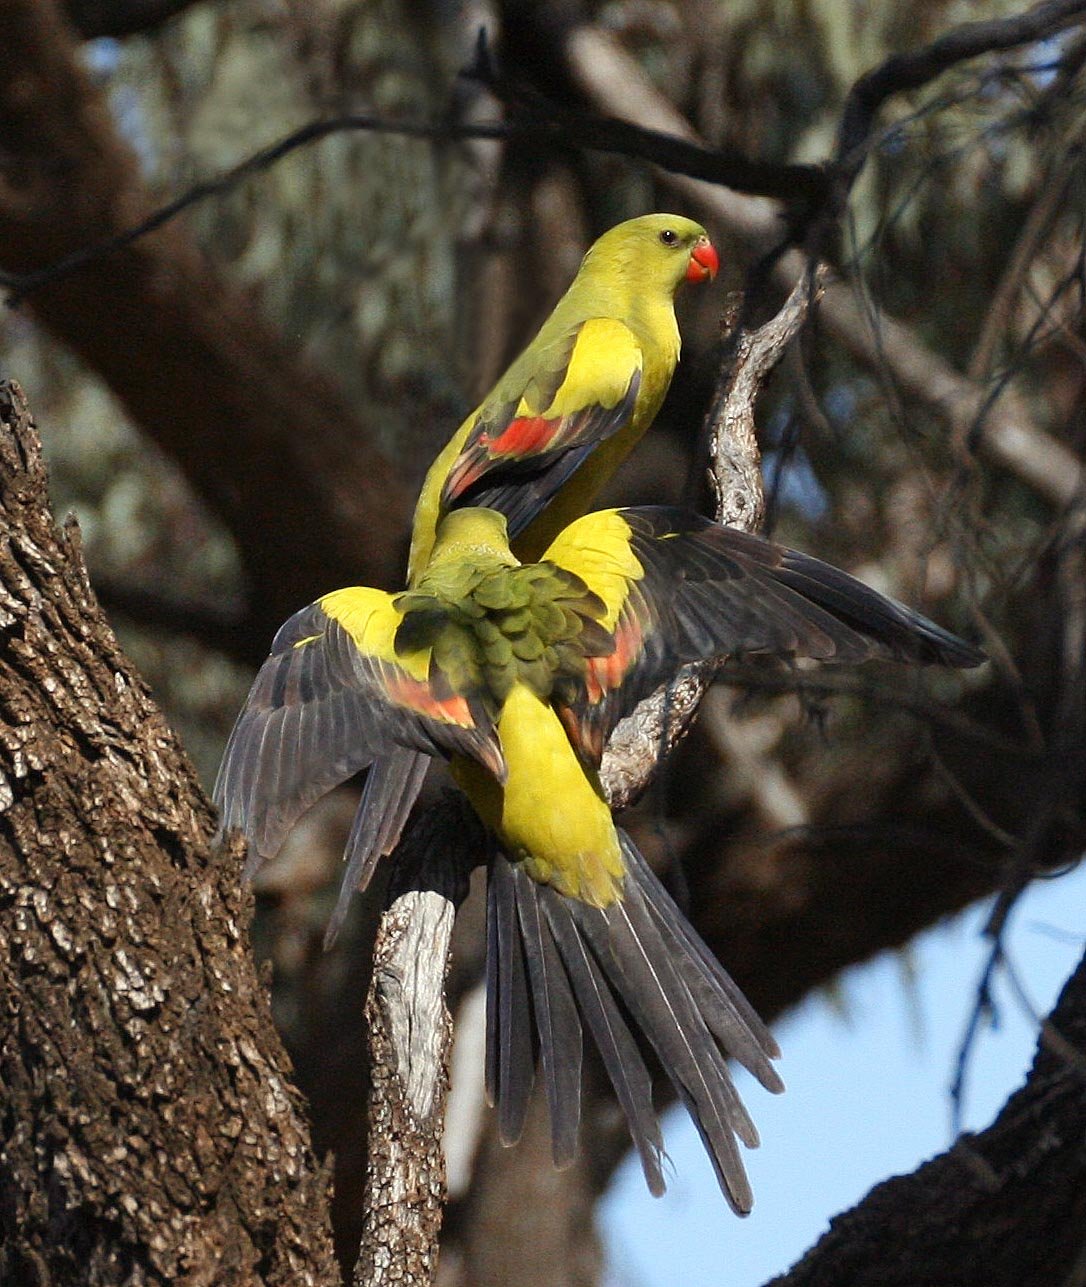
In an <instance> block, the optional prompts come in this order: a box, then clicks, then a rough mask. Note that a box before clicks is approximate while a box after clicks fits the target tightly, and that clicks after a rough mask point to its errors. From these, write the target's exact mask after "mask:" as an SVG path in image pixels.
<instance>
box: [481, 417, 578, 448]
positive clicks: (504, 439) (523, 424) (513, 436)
mask: <svg viewBox="0 0 1086 1287" xmlns="http://www.w3.org/2000/svg"><path fill="white" fill-rule="evenodd" d="M561 423H562V420H561V417H560V416H557V417H555V418H554V419H551V420H547V419H546V418H545V417H544V416H518V417H517V419H516V420H511V421H510V422H509V424H508V426H507V427H506V428H505V430H504V431H503V432H502V433H500V434H499V435H498V437H497V438H493V439H492V440H491V442H490V451H491V454H493V455H497V456H526V455H529V454H531V453H532V452H535V451H538V450H539V449H540V448H542V447H546V446H547V445H548V444H549V442H550V440H551V439H552V438H553V437H554V436H555V435H554V427H555V426H556V425H560V424H561ZM480 441H482V440H481V439H480Z"/></svg>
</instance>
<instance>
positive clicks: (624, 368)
mask: <svg viewBox="0 0 1086 1287" xmlns="http://www.w3.org/2000/svg"><path fill="white" fill-rule="evenodd" d="M719 263H720V261H719V259H718V257H717V253H716V251H715V249H714V248H713V246H712V243H711V242H710V241H709V237H708V234H707V233H706V231H705V229H704V228H703V227H702V226H701V225H700V224H697V223H694V222H693V220H691V219H685V218H683V217H682V216H681V215H672V214H651V215H643V216H641V217H640V218H638V219H629V220H627V221H626V222H625V223H620V224H618V225H616V226H615V227H614V228H611V229H609V230H608V231H607V232H605V233H604V234H603V236H601V237H600V238H599V239H598V240H597V241H596V242H595V243H594V244H593V245H592V247H591V248H590V249H589V251H588V253H587V254H586V255H585V257H584V260H583V262H582V263H581V267H580V269H579V271H578V273H577V276H576V277H575V278H574V279H573V282H572V283H571V284H570V287H569V289H568V290H567V291H566V293H565V294H564V295H563V296H562V298H561V299H560V300H559V301H558V303H557V304H556V305H555V307H554V311H553V312H552V313H551V315H550V317H548V318H547V320H546V321H545V322H544V323H543V326H542V327H541V329H540V331H539V334H538V335H537V336H536V337H535V339H534V340H532V342H531V343H530V344H529V345H528V347H527V348H526V349H525V350H524V352H523V353H522V354H521V355H520V357H518V358H517V359H516V361H515V362H514V363H513V364H512V366H510V367H509V369H508V370H507V371H506V372H505V374H504V375H503V376H502V377H501V379H500V380H499V381H498V383H497V384H496V385H495V386H494V388H493V389H492V390H491V391H490V393H489V394H488V395H487V396H486V398H485V399H484V400H483V402H482V403H481V404H480V405H479V406H478V407H477V408H476V409H475V410H474V411H473V412H472V413H471V415H469V416H468V418H467V419H466V420H465V421H464V423H463V424H462V425H461V426H460V428H459V429H458V430H457V431H456V433H455V434H454V435H453V436H452V438H451V439H450V441H449V443H448V444H447V446H446V447H445V449H444V451H442V453H441V454H440V455H439V456H438V457H437V459H436V460H435V461H434V463H433V465H432V466H431V468H430V470H429V472H428V473H427V475H426V480H425V482H424V484H423V487H422V493H421V495H420V497H419V501H418V504H417V506H416V508H415V517H414V522H413V526H412V532H411V555H410V559H409V561H408V582H409V583H410V584H414V582H415V581H416V580H417V579H418V577H419V576H420V575H421V573H422V572H423V570H424V569H425V568H426V566H427V564H428V562H429V559H430V551H431V548H432V546H433V542H434V533H435V531H436V528H437V524H438V521H439V520H440V518H441V516H442V515H443V514H445V513H447V512H448V511H449V510H450V509H454V508H458V507H461V506H464V505H472V506H487V507H489V508H491V509H496V510H499V511H500V512H501V513H503V514H504V515H505V516H506V519H507V521H508V525H509V535H510V537H511V538H512V539H513V548H514V550H515V551H516V553H517V554H518V555H519V556H520V557H521V558H527V559H535V558H538V557H539V555H540V554H541V553H542V551H543V550H544V549H545V548H546V546H547V545H548V544H549V543H550V541H551V540H553V539H554V537H555V536H557V534H558V533H559V532H560V531H561V530H562V529H563V528H564V527H565V526H566V525H567V524H568V523H570V522H571V521H572V520H573V519H575V518H577V517H578V516H579V515H580V514H583V513H584V512H585V510H586V509H587V508H588V506H589V504H590V503H591V501H592V498H593V497H594V496H595V495H596V493H597V492H598V491H599V489H600V487H602V486H603V484H604V483H605V482H606V481H607V479H608V478H610V476H611V475H612V474H613V473H614V471H615V470H616V469H617V468H618V466H619V465H620V464H621V463H622V461H623V460H624V459H625V458H626V456H627V455H628V454H629V452H630V450H631V448H632V447H633V446H634V445H635V444H636V443H637V441H638V439H639V438H641V436H642V435H643V434H644V432H645V430H646V429H647V428H648V427H649V425H650V424H651V423H652V421H653V419H654V418H655V416H656V413H657V411H659V409H660V404H661V402H663V400H664V394H665V393H667V390H668V386H669V385H670V383H671V377H672V375H674V373H675V364H676V363H677V362H678V360H679V328H678V326H677V325H676V322H675V308H674V299H675V292H676V290H677V289H678V288H679V286H680V285H681V284H682V283H683V282H701V281H706V280H711V279H712V278H713V277H715V276H716V272H717V269H718V268H719ZM426 768H427V761H426V760H425V759H424V758H423V757H422V756H420V755H418V754H417V753H414V752H412V751H410V750H407V749H406V748H400V749H399V750H398V751H397V752H396V753H394V754H393V755H391V756H382V757H379V758H378V760H377V761H376V762H375V763H374V765H373V768H372V769H371V770H370V773H369V776H368V778H367V780H366V786H365V790H364V793H363V797H362V801H361V803H360V806H359V809H358V813H357V815H356V818H355V825H354V827H353V829H352V831H351V838H350V843H349V844H348V849H347V852H348V856H349V860H352V859H353V860H355V861H356V864H357V865H361V866H363V867H368V866H369V865H371V864H372V863H373V862H374V861H376V860H377V859H378V858H380V857H381V856H382V855H384V854H387V853H390V852H391V851H392V849H393V848H394V847H395V845H396V842H397V840H398V839H399V836H400V832H401V831H402V830H403V826H404V824H405V823H406V821H407V817H408V815H409V814H410V812H411V807H412V805H413V804H414V802H415V799H416V797H417V795H418V793H419V790H420V789H421V787H422V782H423V779H424V778H425V776H426Z"/></svg>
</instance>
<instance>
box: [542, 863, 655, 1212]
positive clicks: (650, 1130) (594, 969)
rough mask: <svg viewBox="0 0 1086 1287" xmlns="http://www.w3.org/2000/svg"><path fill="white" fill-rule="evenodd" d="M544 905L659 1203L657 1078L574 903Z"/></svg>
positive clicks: (546, 898) (550, 896) (553, 896)
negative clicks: (579, 924)
mask: <svg viewBox="0 0 1086 1287" xmlns="http://www.w3.org/2000/svg"><path fill="white" fill-rule="evenodd" d="M539 896H540V900H541V902H542V904H543V908H544V911H545V913H546V917H547V922H548V924H549V925H550V928H551V932H552V933H553V935H554V938H555V940H556V942H557V943H558V948H559V951H560V952H561V954H562V960H563V962H564V963H565V966H566V970H567V971H568V974H569V980H570V983H571V984H572V986H573V990H574V993H575V995H576V998H577V1004H578V1006H579V1007H580V1010H581V1014H582V1015H583V1017H584V1020H585V1022H586V1023H587V1024H588V1030H589V1032H590V1033H591V1034H592V1037H593V1039H594V1040H595V1042H596V1046H597V1047H598V1049H599V1052H600V1056H601V1057H602V1059H603V1066H604V1069H605V1070H606V1072H607V1076H608V1077H609V1078H610V1081H611V1085H612V1086H613V1087H614V1089H615V1094H616V1095H617V1096H618V1102H619V1104H620V1105H621V1106H622V1111H623V1113H625V1115H626V1122H627V1125H628V1126H629V1128H630V1136H631V1138H632V1139H633V1142H634V1147H635V1148H636V1149H637V1151H638V1154H639V1155H640V1157H641V1169H642V1171H643V1172H644V1174H645V1182H646V1184H648V1186H649V1192H650V1193H652V1195H653V1196H654V1197H659V1196H660V1194H661V1193H663V1192H664V1190H665V1188H666V1187H667V1186H666V1185H665V1183H664V1173H663V1170H662V1167H661V1159H662V1157H663V1152H664V1141H663V1137H662V1136H661V1134H660V1123H659V1121H658V1119H657V1117H656V1110H655V1108H654V1107H653V1103H652V1078H651V1076H650V1075H649V1070H648V1069H647V1068H646V1067H645V1059H644V1056H643V1055H642V1053H641V1049H640V1047H639V1046H638V1044H637V1041H636V1040H635V1039H634V1037H633V1036H632V1034H631V1033H630V1029H629V1027H628V1026H627V1023H626V1020H625V1018H624V1017H623V1015H622V1012H621V1011H620V1009H619V1007H618V1005H617V1003H616V1002H615V998H614V995H613V994H612V992H611V989H610V987H609V986H608V983H607V981H606V979H605V978H604V977H603V975H602V974H601V973H600V967H599V965H598V964H597V963H596V959H595V957H594V956H593V955H592V954H591V952H590V951H589V950H588V948H587V946H586V945H585V941H584V938H583V937H582V936H581V933H580V931H579V930H578V929H577V925H576V922H575V921H574V919H573V917H572V915H571V913H570V909H569V900H568V899H566V898H563V897H562V895H561V894H559V893H558V892H557V891H556V890H553V889H550V888H541V889H540V891H539Z"/></svg>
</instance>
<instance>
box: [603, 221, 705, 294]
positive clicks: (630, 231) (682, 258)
mask: <svg viewBox="0 0 1086 1287" xmlns="http://www.w3.org/2000/svg"><path fill="white" fill-rule="evenodd" d="M619 265H621V266H623V267H624V268H625V270H626V271H627V272H628V273H630V274H631V275H635V276H636V278H637V279H638V280H639V282H640V283H641V284H642V286H650V285H654V286H658V287H659V288H660V289H661V290H663V291H665V292H667V293H668V294H674V292H675V291H676V290H677V289H678V287H679V285H680V283H681V282H684V281H689V282H700V281H705V280H706V279H710V280H711V279H712V278H713V277H715V276H716V274H717V269H718V268H719V267H720V257H719V256H718V255H717V253H716V250H715V248H714V247H713V243H712V242H711V241H710V240H709V234H708V233H707V232H706V231H705V229H704V228H703V227H702V226H701V224H700V223H695V222H694V221H693V219H686V218H684V217H683V216H682V215H672V214H651V215H641V216H640V217H639V218H637V219H627V220H626V222H625V223H620V224H616V225H615V227H613V228H611V229H610V230H609V231H608V232H605V233H604V234H603V236H602V237H600V238H599V240H598V241H597V242H596V243H595V244H594V245H593V246H592V248H591V249H590V250H589V252H588V254H587V255H586V256H585V260H584V266H583V268H582V272H587V273H589V274H591V273H593V272H594V271H598V272H601V273H607V274H610V273H613V272H614V271H615V268H616V267H617V266H619Z"/></svg>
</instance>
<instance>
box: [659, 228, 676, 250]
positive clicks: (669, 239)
mask: <svg viewBox="0 0 1086 1287" xmlns="http://www.w3.org/2000/svg"><path fill="white" fill-rule="evenodd" d="M660 240H661V241H662V242H663V243H664V245H665V246H677V245H678V244H679V234H678V233H677V232H674V231H673V230H672V229H671V228H665V229H664V230H663V232H662V233H661V234H660Z"/></svg>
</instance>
